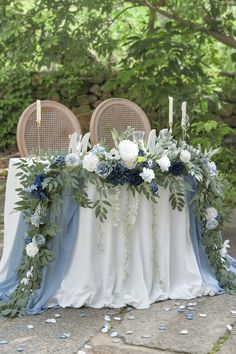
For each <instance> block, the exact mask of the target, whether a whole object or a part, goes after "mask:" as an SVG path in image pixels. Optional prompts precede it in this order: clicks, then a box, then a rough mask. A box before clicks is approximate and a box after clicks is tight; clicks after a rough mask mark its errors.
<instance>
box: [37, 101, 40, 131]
mask: <svg viewBox="0 0 236 354" xmlns="http://www.w3.org/2000/svg"><path fill="white" fill-rule="evenodd" d="M36 123H37V125H38V126H40V124H41V102H40V100H37V101H36Z"/></svg>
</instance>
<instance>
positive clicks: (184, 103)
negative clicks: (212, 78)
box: [181, 102, 187, 127]
mask: <svg viewBox="0 0 236 354" xmlns="http://www.w3.org/2000/svg"><path fill="white" fill-rule="evenodd" d="M181 109H182V120H181V126H182V127H186V125H187V114H186V112H187V102H182V107H181Z"/></svg>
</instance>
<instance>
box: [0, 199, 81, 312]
mask: <svg viewBox="0 0 236 354" xmlns="http://www.w3.org/2000/svg"><path fill="white" fill-rule="evenodd" d="M78 222H79V205H78V204H77V203H76V202H75V201H74V200H73V199H72V198H71V197H69V196H64V197H63V204H62V211H61V215H60V217H59V220H58V224H61V226H62V230H63V231H61V232H59V233H58V234H57V235H56V236H55V237H54V238H53V241H52V242H50V244H49V249H50V250H52V251H53V253H54V256H55V259H54V261H53V262H51V263H50V264H49V265H48V266H47V267H45V268H44V269H43V272H42V279H41V285H40V288H39V289H38V290H37V291H36V292H35V293H34V294H33V296H32V298H31V299H30V301H29V303H28V306H27V314H28V315H34V314H38V313H40V312H42V311H44V310H46V309H47V308H48V302H49V300H50V299H51V298H52V296H53V295H54V293H55V291H56V290H57V288H58V287H59V285H60V282H61V281H62V279H63V277H64V274H65V271H66V269H67V267H68V265H69V262H70V260H71V257H72V253H73V249H74V244H75V240H76V237H77V233H78ZM25 231H26V225H25V223H24V220H23V217H22V218H21V219H20V223H19V226H18V230H17V237H16V238H15V243H14V247H13V249H12V253H11V256H10V259H11V264H10V266H9V272H8V274H7V277H6V279H5V281H3V282H2V283H0V300H4V301H7V299H8V297H9V295H10V294H11V293H12V292H13V291H14V290H15V288H16V287H17V284H18V276H17V268H18V267H19V265H20V260H21V256H22V252H23V249H24V238H23V236H24V233H25Z"/></svg>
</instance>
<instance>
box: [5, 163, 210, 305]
mask: <svg viewBox="0 0 236 354" xmlns="http://www.w3.org/2000/svg"><path fill="white" fill-rule="evenodd" d="M16 161H17V160H16V159H11V161H10V165H9V175H8V180H7V187H6V202H5V219H4V222H5V232H4V251H3V256H2V260H1V263H0V281H1V280H4V279H5V278H4V277H5V274H6V271H7V269H8V266H9V256H10V254H11V249H12V247H13V244H14V239H15V237H16V230H17V225H18V222H19V217H20V213H19V212H15V213H13V214H12V211H13V208H14V203H15V202H16V201H17V200H18V196H17V194H16V192H15V188H17V187H18V186H19V180H18V178H17V177H16V167H15V166H14V163H15V162H16ZM96 193H97V192H96V188H95V187H94V186H93V185H89V187H88V194H89V196H90V197H91V198H95V199H96V195H97V194H96ZM119 200H120V206H119V210H118V213H120V219H119V223H118V226H117V227H115V226H113V225H112V217H111V213H110V216H109V218H108V221H106V222H105V223H104V224H102V225H99V223H98V221H97V219H96V218H95V213H94V210H93V209H85V208H80V212H79V214H78V215H79V223H78V225H79V226H78V235H77V240H76V245H75V247H74V252H73V254H72V255H71V262H70V264H69V267H68V269H67V271H66V274H65V276H64V278H63V280H62V282H61V284H60V286H59V288H58V289H57V291H56V293H55V295H54V297H53V298H52V299H51V301H50V305H56V304H59V305H60V306H62V307H66V306H74V307H80V306H82V305H88V306H92V307H103V306H110V307H122V306H124V305H126V304H130V305H132V306H134V307H136V308H147V307H149V305H150V304H151V303H153V302H155V301H157V300H164V299H167V298H171V299H190V298H194V297H196V296H201V295H203V294H208V293H209V292H210V289H208V288H207V287H206V285H205V284H204V282H203V279H202V276H201V274H200V271H199V268H198V265H197V261H196V258H195V254H194V251H193V247H192V243H191V239H190V234H189V212H188V206H187V204H186V206H185V208H184V210H183V211H182V212H179V211H177V210H173V209H172V208H171V205H170V203H169V192H168V190H164V189H161V190H160V198H159V200H158V203H157V204H154V203H151V202H149V201H147V200H146V198H145V197H144V196H139V199H138V200H135V199H134V198H133V197H131V196H130V195H129V194H128V193H127V190H126V188H125V187H122V188H121V194H120V196H119ZM135 206H136V207H137V208H138V210H137V218H136V221H135V224H134V227H133V231H132V233H131V234H129V233H128V232H127V228H128V227H129V223H130V219H131V218H132V210H134V209H135ZM153 208H155V209H153ZM133 213H134V212H133ZM113 221H114V220H113ZM23 236H24V235H22V237H23ZM17 237H19V235H17Z"/></svg>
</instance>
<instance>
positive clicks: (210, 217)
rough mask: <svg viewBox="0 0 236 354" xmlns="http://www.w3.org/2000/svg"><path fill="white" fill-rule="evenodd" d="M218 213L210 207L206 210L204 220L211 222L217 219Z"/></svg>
mask: <svg viewBox="0 0 236 354" xmlns="http://www.w3.org/2000/svg"><path fill="white" fill-rule="evenodd" d="M217 215H218V213H217V210H216V208H213V207H210V208H206V218H207V220H213V219H215V218H216V217H217Z"/></svg>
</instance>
